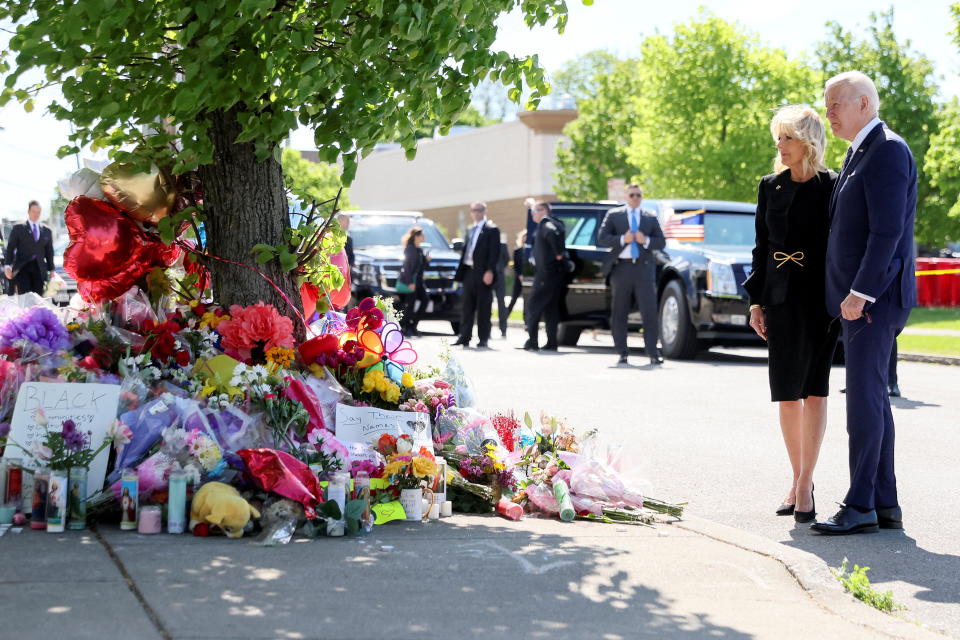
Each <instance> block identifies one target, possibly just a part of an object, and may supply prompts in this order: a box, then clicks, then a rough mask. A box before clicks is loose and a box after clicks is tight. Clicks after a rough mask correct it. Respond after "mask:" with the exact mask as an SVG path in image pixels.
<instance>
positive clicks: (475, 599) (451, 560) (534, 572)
mask: <svg viewBox="0 0 960 640" xmlns="http://www.w3.org/2000/svg"><path fill="white" fill-rule="evenodd" d="M409 529H416V531H408V530H409ZM411 534H413V535H411ZM644 535H646V534H644ZM106 537H107V539H108V541H109V543H110V544H111V545H112V546H113V547H114V549H115V550H116V553H117V555H118V556H119V557H120V559H121V561H122V562H123V564H124V566H125V567H126V569H127V571H128V572H129V573H130V575H131V576H132V578H133V579H134V581H135V582H136V584H137V585H138V587H139V589H140V590H141V592H142V593H143V596H144V598H145V600H146V601H147V602H148V603H150V605H151V607H152V608H153V610H154V611H156V612H157V614H158V616H159V618H160V620H161V621H162V624H163V625H164V627H165V628H166V630H167V631H168V633H169V634H170V635H171V636H172V637H173V638H181V637H190V638H193V637H196V638H201V637H208V638H209V637H221V638H225V637H231V638H267V637H281V638H331V637H344V638H346V637H349V638H371V639H373V638H385V637H389V638H418V639H422V638H427V637H430V638H438V637H451V638H453V637H455V638H461V639H462V638H480V637H483V638H551V639H559V638H577V639H580V638H601V637H602V638H609V639H611V640H616V639H620V638H622V639H627V638H636V637H638V636H639V635H642V636H644V637H647V636H649V637H657V638H690V639H693V638H703V637H713V638H734V639H740V638H744V639H745V638H747V637H749V636H748V635H746V634H744V633H742V632H740V631H737V630H735V629H731V628H729V627H724V626H718V625H716V624H713V623H711V621H710V620H709V619H708V616H707V615H704V614H696V613H694V614H688V613H684V607H679V606H677V605H676V604H675V603H674V602H672V601H671V600H669V599H667V598H665V597H664V596H663V595H662V594H661V593H660V592H659V591H657V590H655V589H652V588H649V587H648V586H644V585H643V584H641V583H640V581H639V580H638V578H637V572H636V571H634V572H632V573H631V572H630V570H629V565H628V564H627V563H626V560H625V559H626V558H627V556H628V555H629V554H630V553H631V551H629V550H628V548H614V547H610V546H604V545H603V543H602V542H600V541H599V540H598V539H597V538H593V537H588V538H586V539H585V540H576V539H571V538H570V537H569V536H566V535H555V534H545V533H536V532H532V531H523V530H519V529H516V528H509V527H505V526H501V525H498V524H497V521H496V520H495V519H493V518H491V519H490V523H489V524H478V523H477V522H473V523H471V524H470V525H469V526H463V525H457V524H454V523H452V522H449V521H442V522H441V523H428V524H425V525H412V524H407V523H401V524H392V525H388V526H387V527H385V528H383V529H380V528H378V529H377V530H376V531H375V532H374V533H373V534H372V535H370V536H368V537H366V538H360V539H348V538H344V539H323V540H319V541H312V542H311V541H302V542H297V541H296V540H295V541H294V542H293V543H291V544H289V545H286V546H284V547H279V548H264V547H256V546H252V545H251V544H249V542H248V541H247V540H242V541H240V540H236V541H233V540H229V541H228V540H223V539H209V538H208V539H201V538H191V537H186V536H179V537H177V538H172V537H167V536H163V537H161V536H157V537H153V538H152V539H148V540H143V539H142V538H137V537H134V536H123V535H122V534H119V533H110V534H109V535H107V536H106ZM643 539H645V540H646V542H644V544H648V543H649V541H650V540H651V538H650V537H647V538H642V536H640V535H639V534H638V536H637V537H633V536H631V537H630V538H628V539H625V540H624V543H631V542H632V543H634V546H635V544H636V543H638V542H641V540H643ZM653 539H654V540H655V538H653ZM644 562H645V563H647V564H652V563H653V562H655V560H653V559H652V558H651V559H650V560H649V561H647V560H646V559H644ZM669 570H670V568H669V567H664V568H663V571H665V572H669ZM687 604H689V603H687ZM685 608H686V609H687V610H689V607H685Z"/></svg>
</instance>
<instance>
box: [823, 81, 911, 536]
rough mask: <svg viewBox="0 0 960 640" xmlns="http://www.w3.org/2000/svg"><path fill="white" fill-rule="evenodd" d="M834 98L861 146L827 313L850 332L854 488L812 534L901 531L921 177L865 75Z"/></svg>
mask: <svg viewBox="0 0 960 640" xmlns="http://www.w3.org/2000/svg"><path fill="white" fill-rule="evenodd" d="M824 97H825V99H826V105H827V119H828V120H829V121H830V126H831V128H832V129H833V133H834V135H836V136H837V137H839V138H843V139H844V140H849V141H850V142H851V144H850V148H849V149H848V151H847V157H846V159H845V160H844V164H843V168H842V169H841V171H840V177H839V178H838V179H837V184H836V187H835V188H834V191H833V197H832V198H831V202H830V216H831V222H830V237H829V240H828V244H827V266H826V304H827V311H828V313H830V315H832V316H836V317H839V318H841V320H840V322H842V325H843V346H844V349H845V354H846V369H847V434H848V436H849V447H850V454H849V462H850V488H849V490H848V491H847V495H846V497H845V498H844V504H843V506H842V507H841V508H840V510H839V511H838V512H837V513H836V514H835V515H834V516H833V517H831V518H829V519H828V520H826V521H823V522H817V523H815V524H814V525H813V526H812V529H813V530H814V531H817V532H819V533H823V534H828V535H846V534H850V533H860V532H870V531H876V530H877V529H878V527H879V528H888V529H900V528H902V527H903V516H902V513H901V510H900V506H899V502H898V499H897V480H896V475H895V473H894V461H893V458H894V426H893V414H892V412H891V411H890V398H889V396H888V395H887V394H888V390H887V376H888V371H887V370H888V365H889V358H890V350H891V349H892V348H893V342H894V340H895V339H896V336H897V334H898V333H899V332H900V331H901V330H902V329H903V326H904V324H906V320H907V316H908V315H909V314H910V309H911V308H912V307H914V306H916V304H917V288H916V280H915V276H914V270H915V265H914V253H913V233H914V220H915V216H916V204H917V168H916V164H915V163H914V159H913V154H912V153H911V152H910V148H909V147H908V146H907V144H906V142H904V140H903V139H902V138H901V137H900V136H898V135H897V134H896V133H894V132H893V131H891V130H890V129H889V128H887V126H886V125H885V124H884V123H883V122H881V121H880V119H879V118H878V117H877V111H878V109H879V105H880V99H879V96H878V95H877V89H876V87H875V86H874V84H873V82H872V81H871V80H870V78H868V77H867V76H865V75H864V74H862V73H860V72H856V71H853V72H846V73H842V74H840V75H838V76H834V77H833V78H831V79H830V80H828V81H827V84H826V87H825V90H824Z"/></svg>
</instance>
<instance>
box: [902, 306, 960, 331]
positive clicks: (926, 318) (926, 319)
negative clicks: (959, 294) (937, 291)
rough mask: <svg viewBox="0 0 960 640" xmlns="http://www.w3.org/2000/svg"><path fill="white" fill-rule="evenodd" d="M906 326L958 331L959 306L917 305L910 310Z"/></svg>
mask: <svg viewBox="0 0 960 640" xmlns="http://www.w3.org/2000/svg"><path fill="white" fill-rule="evenodd" d="M907 326H908V327H914V328H917V329H955V330H957V331H960V307H917V308H916V309H914V310H913V311H911V312H910V319H909V320H907Z"/></svg>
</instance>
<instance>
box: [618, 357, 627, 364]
mask: <svg viewBox="0 0 960 640" xmlns="http://www.w3.org/2000/svg"><path fill="white" fill-rule="evenodd" d="M617 364H627V356H620V359H619V360H617Z"/></svg>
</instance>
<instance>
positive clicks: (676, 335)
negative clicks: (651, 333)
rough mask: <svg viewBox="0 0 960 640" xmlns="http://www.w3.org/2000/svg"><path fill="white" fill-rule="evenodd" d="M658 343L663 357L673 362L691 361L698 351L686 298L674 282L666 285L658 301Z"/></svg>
mask: <svg viewBox="0 0 960 640" xmlns="http://www.w3.org/2000/svg"><path fill="white" fill-rule="evenodd" d="M660 343H661V344H662V345H663V355H664V356H666V357H667V358H672V359H674V360H691V359H693V357H694V356H696V355H697V351H699V347H700V345H699V343H698V342H697V331H696V329H695V328H694V326H693V324H691V322H690V309H689V307H688V305H687V296H686V295H684V293H683V287H682V286H681V285H680V283H679V282H678V281H676V280H674V281H672V282H670V283H668V284H667V286H666V288H665V289H664V290H663V297H662V298H661V299H660Z"/></svg>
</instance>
